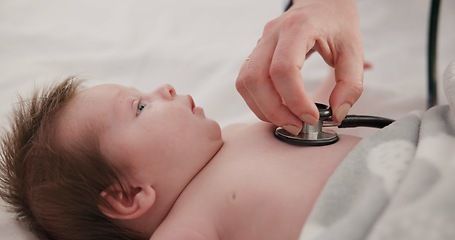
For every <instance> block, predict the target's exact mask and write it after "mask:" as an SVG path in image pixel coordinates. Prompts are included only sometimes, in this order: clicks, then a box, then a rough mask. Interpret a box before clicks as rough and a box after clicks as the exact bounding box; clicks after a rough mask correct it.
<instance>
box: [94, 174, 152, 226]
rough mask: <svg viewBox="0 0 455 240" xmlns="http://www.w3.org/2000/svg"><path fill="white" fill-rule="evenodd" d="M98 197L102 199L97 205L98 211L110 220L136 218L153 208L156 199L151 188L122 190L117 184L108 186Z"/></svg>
mask: <svg viewBox="0 0 455 240" xmlns="http://www.w3.org/2000/svg"><path fill="white" fill-rule="evenodd" d="M100 196H101V198H103V199H104V201H101V203H100V204H98V207H99V209H100V211H101V212H102V213H103V214H104V215H106V216H107V217H110V218H112V219H134V218H138V217H140V216H142V215H143V214H144V213H145V212H147V211H148V210H149V209H150V208H151V207H152V206H153V204H154V203H155V199H156V193H155V190H154V189H153V188H152V187H151V186H146V187H128V188H127V189H124V188H122V187H121V186H120V184H118V183H115V184H112V185H110V186H109V187H108V188H106V189H105V190H104V191H102V192H101V193H100Z"/></svg>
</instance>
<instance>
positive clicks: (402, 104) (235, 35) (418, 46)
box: [0, 0, 455, 240]
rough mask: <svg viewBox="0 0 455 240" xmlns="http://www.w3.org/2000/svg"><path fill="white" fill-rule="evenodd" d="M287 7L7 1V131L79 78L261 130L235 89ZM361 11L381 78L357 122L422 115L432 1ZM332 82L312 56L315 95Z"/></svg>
mask: <svg viewBox="0 0 455 240" xmlns="http://www.w3.org/2000/svg"><path fill="white" fill-rule="evenodd" d="M283 6H284V2H283V0H270V1H264V0H219V1H214V0H184V1H147V0H128V1H113V0H97V1H93V0H78V1H72V0H58V1H55V0H41V1H27V0H2V1H0V126H1V127H4V126H5V124H6V122H7V119H8V118H7V116H8V113H9V111H10V110H11V105H12V104H13V103H14V102H15V101H16V93H17V92H19V93H22V94H27V93H28V92H30V90H31V89H33V87H34V86H40V85H42V84H43V83H45V82H49V81H57V80H60V79H62V78H64V77H66V76H68V75H72V74H77V75H79V76H82V77H86V78H88V79H93V80H96V81H99V82H114V83H120V84H125V85H131V86H133V87H136V88H140V89H153V88H154V87H156V86H158V85H160V84H162V83H165V82H168V83H171V84H172V85H174V87H175V88H176V89H177V91H178V92H181V93H190V94H192V95H193V97H194V99H195V102H196V103H197V104H198V105H201V106H203V107H204V109H205V111H206V114H207V115H208V116H210V117H212V118H214V119H216V120H218V121H219V122H220V123H221V125H222V126H225V125H227V124H230V123H232V122H239V121H256V118H255V117H254V115H253V114H252V113H251V112H250V111H249V109H248V108H247V106H246V105H245V103H244V102H243V100H242V99H241V98H240V96H239V95H238V94H237V92H236V90H235V87H234V82H235V79H236V76H237V73H238V70H239V68H240V66H241V64H242V63H243V61H244V59H245V58H246V57H247V56H248V55H249V53H250V51H251V50H252V48H253V47H254V45H255V44H256V41H257V39H258V38H259V37H260V35H261V32H262V29H263V26H264V25H265V23H266V22H267V21H269V20H271V19H273V18H275V17H277V16H279V14H281V12H282V9H283ZM358 6H359V11H360V17H361V27H362V32H363V43H364V46H365V58H366V59H367V60H368V61H370V62H371V63H372V64H373V69H372V70H370V71H368V72H366V74H365V91H364V94H363V96H362V98H361V99H360V100H359V101H358V103H357V104H356V105H355V107H354V108H353V109H352V112H351V113H357V114H373V115H381V116H385V117H390V118H399V117H401V116H402V115H404V114H406V113H408V112H409V111H412V110H416V109H418V110H423V109H424V108H425V99H426V96H425V93H426V90H425V89H426V83H425V81H426V65H425V61H426V57H425V56H426V49H425V48H426V39H427V37H426V34H427V22H428V11H429V10H428V6H429V0H400V1H396V0H381V1H377V0H359V1H358ZM454 12H455V1H451V0H447V1H442V6H441V25H440V35H439V37H440V38H439V39H440V40H439V58H438V62H439V65H440V66H446V65H447V64H448V62H450V61H451V60H453V59H455V56H454V55H455V45H454V44H453V43H454V42H455V28H453V23H454V22H455V14H454ZM442 70H443V69H442V67H440V69H439V71H438V77H439V78H441V76H442ZM327 73H328V69H327V67H326V65H325V64H324V63H323V61H322V59H321V58H320V57H318V56H317V55H313V56H312V57H311V58H310V59H309V60H308V61H307V62H306V63H305V66H304V69H303V71H302V75H303V76H304V79H305V86H306V87H307V89H308V91H310V92H311V91H313V90H314V89H315V88H316V86H318V84H319V83H320V82H321V81H322V80H323V79H324V78H325V77H326V75H327ZM439 88H440V89H442V87H441V86H439ZM378 99H379V100H380V101H378ZM441 99H442V101H441V102H442V103H444V102H445V100H444V99H443V98H441ZM0 131H1V130H0ZM348 132H349V133H351V134H359V135H362V136H366V135H369V134H370V133H371V131H366V130H363V129H361V130H355V131H353V130H349V131H348ZM0 203H1V202H0ZM0 205H1V204H0ZM0 233H1V234H0V238H1V239H5V240H13V239H14V240H16V239H33V238H32V237H30V235H29V233H28V232H27V231H25V230H23V229H22V228H20V227H19V225H18V224H17V223H16V222H15V221H14V215H12V214H10V213H7V212H6V210H5V209H4V208H0Z"/></svg>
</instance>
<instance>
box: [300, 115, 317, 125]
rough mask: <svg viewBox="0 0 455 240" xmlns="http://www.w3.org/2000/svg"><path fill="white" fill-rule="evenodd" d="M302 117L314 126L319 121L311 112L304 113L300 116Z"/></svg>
mask: <svg viewBox="0 0 455 240" xmlns="http://www.w3.org/2000/svg"><path fill="white" fill-rule="evenodd" d="M300 119H301V120H302V121H304V122H305V123H307V124H310V125H312V126H314V125H316V124H317V123H318V120H317V119H316V118H315V117H313V116H311V115H310V114H303V115H302V116H300Z"/></svg>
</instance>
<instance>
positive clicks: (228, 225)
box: [160, 123, 358, 240]
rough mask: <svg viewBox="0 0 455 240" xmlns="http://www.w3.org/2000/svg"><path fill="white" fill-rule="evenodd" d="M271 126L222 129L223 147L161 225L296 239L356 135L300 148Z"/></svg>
mask: <svg viewBox="0 0 455 240" xmlns="http://www.w3.org/2000/svg"><path fill="white" fill-rule="evenodd" d="M273 130H274V129H273V127H272V126H271V125H269V124H265V123H257V124H254V125H235V126H230V127H228V128H226V129H224V130H223V136H224V140H225V143H224V145H223V147H222V148H221V150H220V152H219V153H218V154H217V155H216V156H215V157H214V158H213V159H212V160H211V162H209V164H208V165H207V166H206V167H205V168H204V169H203V170H202V171H201V172H200V173H199V174H198V175H197V176H196V177H195V178H194V179H193V180H192V181H191V182H190V184H189V185H188V186H187V188H186V189H185V191H184V192H183V193H182V194H181V196H180V197H179V199H178V200H177V202H176V203H175V205H174V207H173V208H172V210H171V212H170V214H169V215H168V217H167V218H166V220H165V222H163V224H162V227H163V228H165V229H166V228H169V230H170V228H179V227H180V228H181V229H187V230H189V232H192V234H194V233H196V234H198V236H200V237H199V239H204V237H206V238H207V239H214V238H215V239H236V240H237V239H238V240H241V239H248V240H255V239H261V240H267V239H297V237H298V235H299V233H300V230H301V227H302V225H303V223H304V222H305V219H306V217H307V216H308V214H309V212H310V210H311V208H312V206H313V204H314V202H315V200H316V198H317V196H318V194H319V192H320V190H321V189H322V187H323V186H324V184H325V182H326V180H327V178H328V177H329V176H330V175H331V173H332V172H333V170H334V169H335V168H336V166H337V165H338V163H339V162H340V161H341V160H342V159H343V158H344V157H345V155H346V154H347V152H349V150H350V149H351V148H352V147H353V146H354V145H355V144H356V143H357V141H358V139H357V138H353V137H347V136H344V137H342V138H341V140H340V141H339V142H338V143H336V144H334V145H331V146H325V147H299V146H292V145H289V144H286V143H283V142H280V141H279V140H277V139H275V137H274V136H273ZM160 228H161V227H160ZM160 230H164V229H160Z"/></svg>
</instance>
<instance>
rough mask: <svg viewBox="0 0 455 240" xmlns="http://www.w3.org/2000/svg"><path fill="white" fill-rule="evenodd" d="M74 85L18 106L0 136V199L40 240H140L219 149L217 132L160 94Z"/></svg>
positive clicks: (190, 108) (171, 93)
mask: <svg viewBox="0 0 455 240" xmlns="http://www.w3.org/2000/svg"><path fill="white" fill-rule="evenodd" d="M81 88H82V87H81V83H80V81H79V80H77V79H74V78H69V79H66V80H65V81H63V82H62V83H61V84H58V85H56V86H53V87H51V88H48V89H45V90H43V91H42V92H37V93H35V94H34V95H33V97H32V99H31V100H21V101H20V103H19V104H18V107H17V108H16V109H15V112H14V119H13V124H12V127H11V129H10V130H9V131H8V132H7V134H5V135H4V136H3V137H2V155H1V158H2V159H1V160H2V163H1V170H2V175H1V190H0V195H1V196H2V198H3V199H4V200H6V202H7V203H9V204H10V205H11V206H12V207H13V209H14V210H15V211H16V212H17V213H18V218H19V219H20V220H23V222H25V223H26V224H27V225H29V227H30V228H31V229H32V230H33V231H35V232H36V233H37V235H38V236H40V237H42V238H45V239H46V238H50V239H140V238H149V237H150V235H151V234H152V232H153V230H154V229H155V228H156V227H157V226H158V225H159V224H160V223H161V221H162V220H163V219H164V217H165V216H166V215H167V213H168V212H169V210H170V208H171V207H172V205H173V203H174V202H175V201H176V199H177V197H178V196H179V194H180V193H181V192H182V191H183V189H184V188H185V186H186V185H187V184H188V183H189V182H190V181H191V179H192V178H193V177H194V176H195V175H196V174H197V173H198V172H199V171H200V170H201V169H202V168H203V167H204V166H205V165H206V164H207V162H208V161H210V159H211V158H212V157H213V156H214V155H215V154H216V152H217V151H218V150H219V148H220V147H221V145H222V139H221V132H220V128H219V125H218V124H217V123H216V122H214V121H213V120H210V119H207V118H205V116H204V113H203V111H202V109H201V108H198V107H195V106H194V103H193V100H192V98H191V97H190V96H187V95H177V94H176V92H175V90H174V89H173V88H172V87H171V86H169V85H165V86H163V87H160V88H158V89H156V90H155V91H153V92H149V93H144V92H141V91H138V90H136V89H133V88H126V87H122V86H119V85H113V84H105V85H99V86H95V87H92V88H87V89H81Z"/></svg>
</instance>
